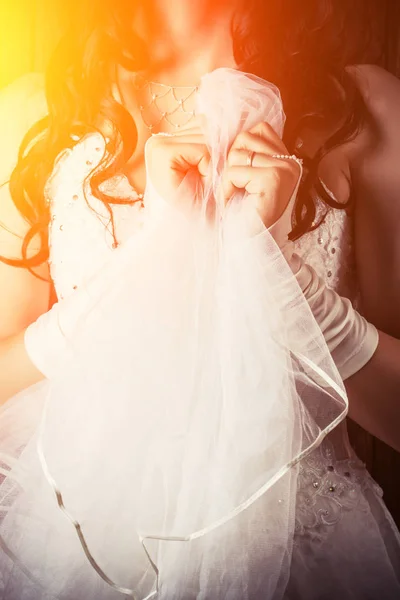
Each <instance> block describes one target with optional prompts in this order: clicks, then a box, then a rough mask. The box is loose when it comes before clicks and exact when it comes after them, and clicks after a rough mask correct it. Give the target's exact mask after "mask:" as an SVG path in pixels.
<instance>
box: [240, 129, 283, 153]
mask: <svg viewBox="0 0 400 600" xmlns="http://www.w3.org/2000/svg"><path fill="white" fill-rule="evenodd" d="M232 150H252V151H253V152H259V153H262V154H269V155H271V154H283V153H287V150H286V148H285V145H284V144H283V143H282V141H281V140H280V139H279V138H277V137H276V138H265V137H260V136H259V135H257V134H255V133H250V131H242V132H241V133H239V135H238V136H237V137H236V139H235V141H234V142H233V144H232V146H231V148H230V152H231V151H232ZM228 156H229V154H228Z"/></svg>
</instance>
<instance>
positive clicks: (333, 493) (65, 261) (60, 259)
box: [46, 134, 374, 534]
mask: <svg viewBox="0 0 400 600" xmlns="http://www.w3.org/2000/svg"><path fill="white" fill-rule="evenodd" d="M103 151H104V141H103V138H102V137H101V136H100V135H97V134H91V135H88V136H85V138H83V139H82V140H81V141H80V143H78V144H77V145H76V146H75V147H74V148H73V149H69V150H66V151H65V152H64V153H63V154H62V155H60V156H59V158H58V160H57V162H56V166H55V168H54V171H53V173H52V176H51V178H50V179H49V181H48V184H47V187H46V193H47V197H48V200H49V202H50V205H51V215H52V216H51V227H50V232H49V239H50V263H51V265H50V269H51V275H52V278H53V281H54V284H55V288H56V292H57V295H58V297H59V298H63V297H65V296H67V295H69V294H71V293H73V290H74V289H76V288H78V287H79V286H80V285H81V284H82V283H84V282H85V280H86V278H88V277H90V276H91V275H92V274H93V272H94V271H96V270H97V269H99V268H101V266H102V264H103V262H104V261H105V260H106V258H107V256H108V255H109V253H110V252H112V249H113V245H114V244H115V238H114V236H113V233H112V231H113V229H112V223H111V219H110V214H109V212H108V211H107V209H106V208H105V206H104V204H103V203H102V202H101V201H100V200H98V199H96V198H95V197H94V196H93V194H92V193H91V191H90V185H89V183H84V180H85V177H87V176H88V174H89V173H90V171H91V170H92V169H93V168H94V167H95V166H96V165H97V164H98V163H99V161H100V159H101V157H102V155H103ZM101 189H102V191H104V192H107V194H109V195H112V196H115V197H117V198H124V199H130V200H133V201H135V202H134V204H130V205H126V204H125V205H118V204H117V205H113V214H114V227H115V229H114V233H115V235H116V238H117V240H118V242H121V243H123V242H124V240H125V239H127V237H129V236H130V235H132V234H133V233H134V232H135V230H138V229H139V228H140V227H141V224H142V222H143V206H142V202H141V200H140V197H139V196H138V194H137V193H136V192H135V191H134V190H133V189H132V187H131V185H130V183H129V180H128V179H127V178H126V177H125V176H123V175H118V176H115V177H113V178H111V179H109V180H108V181H106V182H105V183H104V184H102V188H101ZM351 240H352V222H351V217H350V216H349V215H347V214H346V212H345V211H344V210H333V209H332V210H329V211H328V213H327V215H326V217H325V219H324V221H323V223H322V224H321V225H320V226H319V227H318V229H316V230H315V231H312V232H310V233H308V234H306V235H305V236H303V237H302V238H301V239H300V240H299V241H297V242H296V243H295V251H296V252H297V254H299V255H301V256H302V257H303V259H304V260H305V261H306V262H307V263H308V264H310V265H311V266H312V267H313V268H314V269H315V270H316V271H317V273H318V274H319V275H320V277H322V278H323V279H324V280H325V281H326V282H327V284H328V285H329V286H330V287H332V288H333V289H335V290H336V291H338V293H340V294H341V295H345V296H347V297H349V298H350V299H351V300H353V301H354V299H355V294H356V287H355V284H354V281H355V276H354V275H355V273H354V261H353V251H352V243H351ZM328 438H329V439H328V440H326V441H325V442H324V443H323V444H322V445H321V446H320V447H319V448H318V449H317V450H316V451H314V452H313V454H312V455H311V456H309V457H308V458H306V459H305V460H303V461H302V464H301V468H300V477H299V496H298V497H299V499H300V502H299V505H298V518H297V531H298V532H299V534H304V533H305V532H308V533H309V532H311V531H312V532H314V534H315V531H317V529H318V530H319V529H320V528H321V527H322V529H326V527H329V526H330V525H333V524H334V523H335V522H336V521H337V520H338V519H339V518H340V515H341V513H342V511H343V510H351V509H353V508H354V507H356V506H357V502H358V500H359V499H360V498H361V496H362V493H363V487H365V486H366V485H367V486H370V485H374V484H373V482H372V480H371V479H370V477H369V475H368V473H367V472H366V471H365V469H364V466H363V465H362V464H361V463H360V461H358V459H357V458H356V457H355V456H354V453H352V451H351V448H350V445H349V442H348V439H347V432H346V427H345V425H344V424H342V425H341V426H339V427H338V428H337V430H335V431H333V432H332V434H330V436H328ZM317 525H318V527H317ZM316 527H317V529H316Z"/></svg>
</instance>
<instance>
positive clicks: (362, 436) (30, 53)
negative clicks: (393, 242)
mask: <svg viewBox="0 0 400 600" xmlns="http://www.w3.org/2000/svg"><path fill="white" fill-rule="evenodd" d="M99 1H102V0H99ZM110 1H112V0H110ZM302 1H305V0H302ZM348 1H349V2H352V1H353V0H348ZM73 4H74V0H69V1H68V0H64V1H63V2H60V0H13V1H12V2H7V1H5V0H0V88H1V87H3V86H5V85H7V84H8V83H10V82H11V81H13V80H14V79H16V78H17V77H19V76H20V75H22V74H24V73H27V72H30V71H44V69H45V67H46V64H47V60H48V57H49V55H50V53H51V51H52V49H53V48H54V45H55V44H56V42H57V40H58V39H59V36H60V35H61V33H62V31H63V27H64V26H65V23H66V22H68V19H69V16H70V14H71V11H72V9H73ZM362 6H364V7H365V10H367V11H368V13H369V15H370V19H372V22H373V23H374V35H373V39H371V40H370V43H369V46H368V49H367V51H366V54H365V56H364V60H363V61H362V62H369V63H376V64H380V65H381V66H383V67H384V68H386V69H387V70H388V71H390V72H392V73H393V74H395V75H396V76H397V77H400V34H399V30H400V0H365V2H364V4H363V5H362ZM363 10H364V9H363ZM351 35H352V32H351V31H349V32H348V36H351ZM343 42H344V43H346V40H343ZM399 110H400V107H399ZM399 198H400V194H399ZM399 269H400V265H399ZM399 310H400V307H399ZM399 395H400V390H399ZM399 410H400V402H399ZM399 435H400V432H399ZM350 436H351V441H352V444H353V446H354V447H355V449H356V451H357V453H358V455H359V456H360V458H361V459H362V460H363V461H364V462H365V463H366V465H367V468H368V470H369V471H370V473H371V474H372V476H373V477H374V479H375V480H376V481H377V482H378V483H379V484H380V485H381V486H382V488H383V490H384V498H385V501H386V503H387V505H388V508H389V510H390V511H391V512H392V514H393V516H394V518H395V520H396V521H397V523H398V525H399V526H400V455H399V454H398V453H396V452H395V451H394V450H392V449H390V448H388V447H387V446H386V445H385V444H383V443H382V442H380V441H379V440H376V439H375V438H373V437H372V436H371V435H369V434H367V433H366V432H364V431H363V430H362V429H361V428H359V427H358V426H357V425H355V424H353V423H350Z"/></svg>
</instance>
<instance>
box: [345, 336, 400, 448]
mask: <svg viewBox="0 0 400 600" xmlns="http://www.w3.org/2000/svg"><path fill="white" fill-rule="evenodd" d="M345 386H346V390H347V393H348V395H349V416H350V417H351V418H352V419H353V420H354V421H355V422H356V423H358V424H359V425H361V427H363V428H364V429H366V430H367V431H369V433H372V434H373V435H374V436H375V437H377V438H379V439H380V440H382V441H384V442H385V443H386V444H388V445H389V446H391V447H392V448H394V449H395V450H397V451H398V452H400V340H397V339H395V338H393V337H391V336H389V335H387V334H386V333H383V332H379V344H378V347H377V349H376V351H375V353H374V355H373V356H372V358H371V360H370V361H369V362H368V363H367V364H366V365H365V366H364V367H363V368H362V369H361V370H360V371H358V372H357V373H355V374H354V375H352V376H351V377H350V378H349V379H347V380H346V382H345Z"/></svg>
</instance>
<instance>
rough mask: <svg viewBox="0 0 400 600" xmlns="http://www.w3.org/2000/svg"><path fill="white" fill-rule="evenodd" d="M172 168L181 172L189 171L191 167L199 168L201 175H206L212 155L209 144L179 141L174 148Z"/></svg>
mask: <svg viewBox="0 0 400 600" xmlns="http://www.w3.org/2000/svg"><path fill="white" fill-rule="evenodd" d="M172 152H173V154H172V156H171V162H172V168H174V169H176V170H179V171H181V172H187V171H188V170H189V169H191V168H197V170H198V171H199V173H200V175H201V176H203V177H205V176H206V175H207V172H208V167H209V164H210V155H209V152H208V148H207V146H206V145H205V144H204V143H203V144H200V143H197V144H196V143H192V142H188V143H184V142H181V143H177V144H175V146H174V147H173V148H172Z"/></svg>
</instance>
